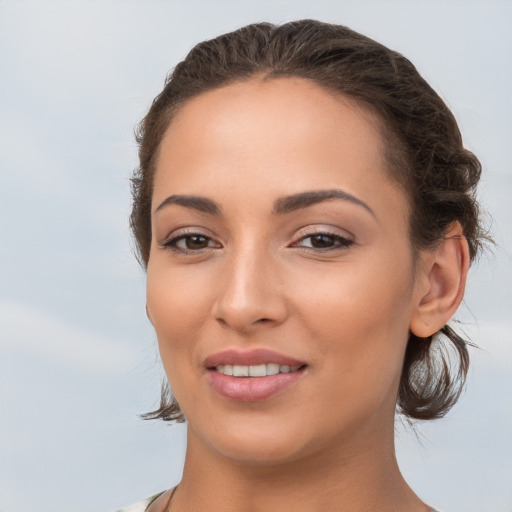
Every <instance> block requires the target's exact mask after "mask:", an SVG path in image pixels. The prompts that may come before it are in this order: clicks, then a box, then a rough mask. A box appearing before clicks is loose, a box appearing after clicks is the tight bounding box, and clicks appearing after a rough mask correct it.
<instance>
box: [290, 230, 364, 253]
mask: <svg viewBox="0 0 512 512" xmlns="http://www.w3.org/2000/svg"><path fill="white" fill-rule="evenodd" d="M353 243H354V241H353V240H350V239H348V238H345V237H343V236H340V235H336V234H334V233H314V234H311V235H306V236H303V237H302V238H301V239H300V240H299V241H298V242H296V243H295V244H293V245H294V247H305V248H307V249H313V250H320V251H328V250H334V249H341V248H346V247H350V246H351V245H352V244H353Z"/></svg>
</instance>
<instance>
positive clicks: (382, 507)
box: [172, 427, 428, 512]
mask: <svg viewBox="0 0 512 512" xmlns="http://www.w3.org/2000/svg"><path fill="white" fill-rule="evenodd" d="M357 438H358V439H353V438H352V439H351V442H350V443H348V442H344V441H343V440H340V443H339V444H338V448H337V449H336V450H332V449H331V450H329V451H328V452H327V451H326V452H324V453H315V454H314V455H309V456H304V457H300V458H296V459H294V460H289V461H285V462H280V463H279V464H277V463H268V464H261V463H260V464H258V465H251V464H247V463H241V462H239V461H236V460H233V459H229V458H227V457H224V456H223V455H222V454H219V453H216V452H214V451H212V450H210V449H209V448H208V447H206V446H204V444H203V443H202V442H201V441H200V439H199V438H198V437H197V436H196V434H195V433H194V431H193V430H192V429H190V427H189V429H188V447H187V455H186V460H185V468H184V473H183V479H182V481H181V483H180V485H179V488H178V490H177V492H176V494H175V496H174V498H173V507H172V511H173V512H174V511H177V512H181V511H187V510H194V511H197V512H203V511H204V512H206V511H208V512H220V511H222V512H231V511H232V512H263V511H265V512H271V511H280V510H294V511H296V512H316V511H319V512H320V511H325V510H350V511H351V512H352V511H353V512H359V511H367V510H379V512H381V511H382V512H385V511H393V512H402V511H404V512H425V511H426V510H428V508H427V507H426V506H425V505H424V504H423V503H422V502H421V500H419V498H418V497H417V496H416V495H415V494H414V493H413V491H412V490H411V489H410V488H409V486H408V485H407V483H406V482H405V481H404V479H403V477H402V475H401V473H400V471H399V468H398V465H397V462H396V457H395V454H394V441H393V430H392V429H391V432H389V433H387V434H384V433H382V432H378V433H376V432H367V433H366V434H365V433H363V432H361V433H359V435H358V436H357ZM356 441H357V442H356Z"/></svg>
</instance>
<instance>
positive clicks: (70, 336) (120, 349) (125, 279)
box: [0, 0, 512, 512]
mask: <svg viewBox="0 0 512 512" xmlns="http://www.w3.org/2000/svg"><path fill="white" fill-rule="evenodd" d="M299 18H317V19H320V20H323V21H329V22H334V23H340V24H344V25H348V26H350V27H351V28H354V29H355V30H358V31H361V32H363V33H364V34H366V35H368V36H370V37H373V38H374V39H377V40H378V41H380V42H382V43H384V44H386V45H387V46H389V47H391V48H393V49H395V50H398V51H400V52H402V53H404V54H405V55H406V56H407V57H409V58H410V59H411V60H412V61H413V62H414V63H415V64H416V66H417V67H418V69H419V71H420V72H421V73H422V74H423V75H424V76H425V78H426V79H427V80H428V81H429V82H430V83H431V84H432V85H433V87H434V88H435V89H436V90H437V91H438V92H439V93H440V94H441V96H442V97H443V98H444V99H445V100H446V101H447V103H448V104H449V106H450V107H451V108H452V109H453V111H454V113H455V115H456V117H457V119H458V120H459V122H460V126H461V130H462V132H463V136H464V139H465V143H466V146H467V147H469V148H470V149H471V150H472V151H474V152H475V153H476V154H477V155H478V157H479V158H480V159H481V161H482V163H483V168H484V175H483V182H482V186H481V189H480V192H479V196H480V199H481V201H482V204H483V206H484V208H485V209H486V210H488V211H489V214H490V216H492V219H493V220H492V232H493V235H494V237H495V239H496V242H497V244H498V245H497V247H496V248H495V249H494V251H493V253H492V254H491V253H490V254H488V255H486V256H484V257H483V258H482V259H481V260H480V262H479V264H478V265H477V266H475V267H474V268H473V269H472V270H471V274H470V280H469V285H468V290H467V295H466V301H465V305H464V306H463V307H462V308H461V310H460V311H459V314H458V317H459V318H460V320H461V321H463V322H464V324H465V329H466V331H467V332H469V333H470V334H471V336H472V339H473V340H474V341H475V342H476V343H478V344H479V345H480V347H481V349H480V350H473V351H472V356H473V365H472V368H471V371H470V376H469V381H468V387H467V392H466V394H465V395H464V397H463V399H462V400H461V402H460V403H459V404H458V405H457V406H456V407H455V409H454V410H453V411H452V413H451V414H450V415H449V416H448V417H446V418H445V419H443V420H440V421H437V422H434V423H429V424H424V425H418V426H417V429H416V433H414V432H412V431H411V430H410V429H408V428H404V427H402V426H400V424H398V425H397V438H398V441H397V450H398V457H399V462H400V465H401V467H402V469H403V472H404V473H405V475H406V478H407V479H408V480H409V482H410V483H411V485H412V486H413V488H415V489H416V491H417V492H418V494H419V495H420V496H422V497H423V498H424V499H425V500H427V501H428V502H430V503H431V504H432V505H436V506H437V507H439V508H441V509H442V510H445V511H446V512H512V486H511V484H510V483H511V482H512V435H511V433H512V292H511V290H512V214H511V213H512V207H511V199H510V198H511V197H512V30H511V26H512V1H510V0H499V1H498V0H496V1H492V0H485V1H484V0H481V1H471V0H460V1H457V0H452V1H449V0H444V1H442V2H441V1H435V0H431V1H428V2H426V1H418V0H415V1H382V0H381V1H373V2H372V1H367V0H359V1H357V2H356V1H354V2H351V1H342V0H338V1H324V0H314V1H313V0H310V1H307V2H304V1H300V0H290V1H284V0H281V1H279V0H273V1H267V0H259V1H257V2H256V1H254V2H249V1H247V0H245V1H235V0H223V1H216V0H210V1H206V0H195V1H194V0H189V1H187V2H185V1H164V0H160V1H151V0H146V1H129V0H124V1H121V0H119V1H114V0H111V1H108V0H102V1H99V0H98V1H94V0H90V1H74V0H67V1H44V0H39V1H34V2H30V1H24V0H17V1H14V0H11V1H9V0H0V512H7V511H9V512H29V511H30V512H34V511H41V512H50V511H51V512H69V511H70V510H72V511H73V512H113V511H114V510H116V509H117V508H118V507H121V506H123V505H127V504H129V503H131V502H135V501H138V500H140V499H142V498H144V497H146V496H149V495H151V494H152V493H154V492H157V491H160V490H163V489H165V488H168V487H170V486H171V485H173V484H175V483H176V482H177V481H178V480H179V477H180V473H181V467H182V463H183V456H184V443H185V429H184V428H183V426H173V427H168V426H165V425H163V424H159V423H151V422H143V421H141V420H140V419H138V417H137V415H138V414H139V413H141V412H145V411H147V410H149V409H151V408H152V407H154V406H155V404H156V402H157V400H158V395H159V387H160V381H161V377H162V370H161V367H160V365H159V363H158V360H157V350H156V340H155V336H154V334H153V332H152V330H151V328H150V325H149V322H148V321H147V319H146V316H145V312H144V304H145V297H144V293H145V290H144V274H143V272H142V271H141V270H140V269H139V267H138V266H137V264H136V262H135V258H134V257H133V254H132V242H131V240H130V235H129V231H128V221H127V218H128V215H129V210H130V192H129V177H130V173H131V171H132V169H133V168H134V167H135V166H136V165H137V160H136V146H135V143H134V137H133V128H134V126H135V124H136V123H137V122H138V121H139V120H140V119H141V118H142V117H143V115H144V114H145V112H146V110H147V109H148V107H149V105H150V103H151V101H152V99H153V97H154V96H155V95H156V94H157V93H158V92H159V90H160V89H161V87H162V84H163V80H164V77H165V75H166V73H167V72H168V71H169V70H170V69H171V68H172V67H173V66H174V65H175V64H176V63H177V62H178V61H179V60H181V59H182V58H183V57H184V56H185V54H186V53H187V51H188V50H189V49H190V48H191V47H192V46H193V45H194V44H195V43H197V42H199V41H201V40H203V39H206V38H210V37H214V36H216V35H218V34H220V33H223V32H226V31H229V30H233V29H235V28H237V27H239V26H241V25H244V24H247V23H251V22H257V21H273V22H285V21H289V20H292V19H299Z"/></svg>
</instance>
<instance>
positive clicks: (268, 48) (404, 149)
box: [130, 20, 487, 421]
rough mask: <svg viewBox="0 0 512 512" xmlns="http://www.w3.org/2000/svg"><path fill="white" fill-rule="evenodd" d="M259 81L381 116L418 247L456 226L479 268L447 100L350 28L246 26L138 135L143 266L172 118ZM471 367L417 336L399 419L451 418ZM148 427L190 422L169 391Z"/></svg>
mask: <svg viewBox="0 0 512 512" xmlns="http://www.w3.org/2000/svg"><path fill="white" fill-rule="evenodd" d="M255 76H258V77H259V78H261V79H264V80H268V79H273V78H279V77H290V76H293V77H301V78H306V79H309V80H311V81H313V82H315V83H316V84H318V85H320V86H322V87H323V88H325V89H327V90H329V91H331V92H334V93H338V94H343V95H346V96H348V97H350V98H353V99H355V100H356V101H358V102H360V103H362V104H363V105H365V106H366V107H369V108H370V109H371V110H373V111H374V112H376V113H377V114H378V115H379V116H380V118H381V119H382V120H383V125H384V127H385V133H384V136H385V138H386V140H387V142H388V143H389V144H388V146H389V147H388V150H387V153H388V155H387V157H388V162H389V167H390V173H391V174H392V176H393V177H394V179H395V180H396V181H397V182H398V183H399V184H400V185H401V186H402V187H403V188H404V190H405V192H406V194H407V195H408V197H409V200H410V204H411V218H410V236H411V241H412V245H413V247H414V248H416V249H418V248H429V247H434V246H435V245H436V244H437V243H439V242H440V241H442V240H443V237H444V234H445V233H446V232H447V230H448V229H449V227H450V226H451V225H452V224H453V222H455V221H458V222H460V224H461V226H462V229H463V233H464V236H465V237H466V239H467V242H468V244H469V251H470V257H471V260H474V258H475V257H476V255H477V253H478V251H479V249H480V246H481V244H482V241H483V240H485V239H486V238H487V237H486V236H485V233H484V232H483V230H482V227H481V223H480V220H479V212H478V205H477V203H476V200H475V189H476V185H477V183H478V180H479V178H480V173H481V166H480V162H479V161H478V160H477V158H476V157H475V156H474V155H473V154H472V153H471V152H469V151H468V150H466V149H464V147H463V145H462V138H461V134H460V131H459V129H458V127H457V123H456V121H455V119H454V117H453V115H452V113H451V112H450V110H449V109H448V107H447V106H446V105H445V103H444V102H443V100H442V99H441V98H440V97H439V96H438V94H436V92H435V91H434V90H433V89H432V88H431V87H430V86H429V85H428V84H427V82H426V81H425V80H424V79H423V78H422V77H421V76H420V75H419V73H418V72H417V70H416V69H415V67H414V66H413V65H412V63H411V62H410V61H409V60H408V59H406V58H405V57H403V56H402V55H400V54H399V53H397V52H394V51H392V50H389V49H388V48H386V47H385V46H383V45H381V44H379V43H377V42H376V41H373V40H372V39H369V38H368V37H365V36H363V35H361V34H358V33H357V32H354V31H353V30H350V29H349V28H346V27H343V26H339V25H331V24H326V23H321V22H318V21H313V20H302V21H296V22H291V23H287V24H284V25H280V26H276V25H272V24H269V23H259V24H253V25H248V26H246V27H243V28H240V29H239V30H236V31H234V32H231V33H228V34H224V35H221V36H219V37H217V38H215V39H212V40H210V41H205V42H202V43H199V44H198V45H197V46H195V47H194V48H193V49H192V50H191V51H190V53H189V54H188V55H187V57H186V58H185V59H184V60H183V61H182V62H180V63H179V64H178V65H177V66H176V68H175V69H174V70H173V72H172V73H171V74H170V75H169V76H168V77H167V79H166V82H165V87H164V89H163V91H162V92H161V93H160V94H159V95H158V96H157V97H156V98H155V100H154V101H153V104H152V106H151V108H150V110H149V112H148V114H147V115H146V117H145V118H144V119H143V120H142V122H141V123H140V125H139V127H138V132H137V142H138V144H139V160H140V167H139V168H138V169H136V171H135V172H134V175H133V177H132V193H133V210H132V214H131V218H130V221H131V227H132V231H133V234H134V236H135V240H136V244H137V250H138V256H139V261H140V262H141V264H142V265H143V266H146V265H147V262H148V259H149V251H150V245H151V196H152V186H153V175H154V171H155V159H156V157H157V155H158V149H159V146H160V143H161V141H162V138H163V135H164V133H165V131H166V129H167V127H168V125H169V123H170V121H171V119H172V117H173V115H174V113H175V112H176V111H177V110H178V109H180V108H181V107H182V106H183V105H184V103H185V102H186V101H187V100H190V99H191V98H193V97H195V96H197V95H199V94H201V93H203V92H206V91H209V90H212V89H215V88H217V87H221V86H224V85H228V84H230V83H233V82H237V81H244V80H248V79H250V78H252V77H255ZM442 338H447V339H449V340H450V341H451V342H452V345H451V346H452V347H453V348H454V349H455V352H456V356H457V357H456V360H457V362H456V364H455V368H453V367H452V365H451V364H450V362H451V361H450V357H449V356H448V354H447V351H446V350H443V346H444V345H443V343H442ZM468 366H469V354H468V350H467V342H466V341H465V340H464V339H463V338H462V337H461V336H459V335H458V334H457V333H455V331H453V329H451V328H450V327H449V326H445V327H444V328H443V329H441V331H440V332H439V333H436V334H434V335H432V336H429V337H428V338H421V339H420V338H417V337H416V336H415V335H413V334H411V335H410V339H409V341H408V345H407V349H406V354H405V359H404V365H403V371H402V377H401V381H400V387H399V393H398V401H397V409H398V411H399V412H401V413H403V414H404V415H405V416H406V417H408V418H417V419H435V418H439V417H442V416H444V415H445V414H446V412H447V411H448V410H449V409H450V408H451V407H452V405H453V404H454V403H455V402H456V401H457V399H458V397H459V395H460V393H461V391H462V389H463V386H464V382H465V377H466V374H467V371H468ZM144 417H145V418H149V419H155V418H161V419H164V420H176V421H183V415H182V413H181V411H180V408H179V405H178V404H177V402H176V400H175V399H174V397H173V396H172V394H171V393H170V390H169V388H168V385H167V384H165V385H164V387H163V389H162V397H161V403H160V407H159V408H158V409H157V410H156V411H154V412H152V413H148V414H146V415H144Z"/></svg>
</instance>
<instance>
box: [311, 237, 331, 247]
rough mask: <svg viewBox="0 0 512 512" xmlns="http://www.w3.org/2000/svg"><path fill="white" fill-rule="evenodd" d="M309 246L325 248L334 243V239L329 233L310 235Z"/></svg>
mask: <svg viewBox="0 0 512 512" xmlns="http://www.w3.org/2000/svg"><path fill="white" fill-rule="evenodd" d="M310 240H311V247H314V248H315V249H327V248H328V247H332V246H333V245H335V243H336V240H335V239H334V237H333V236H330V235H323V234H322V235H313V236H311V237H310Z"/></svg>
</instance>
